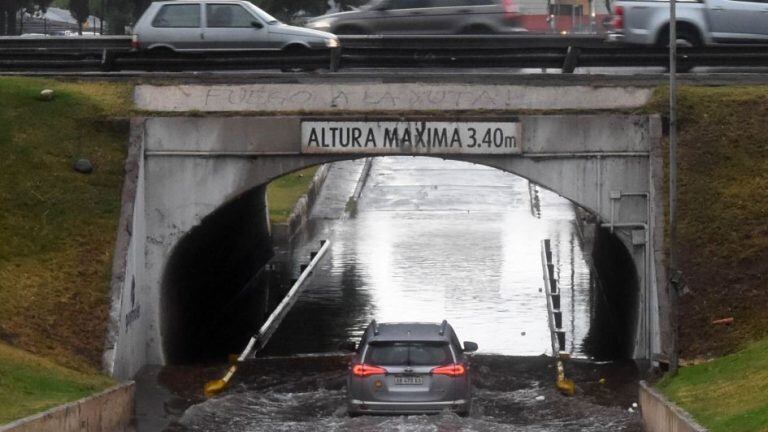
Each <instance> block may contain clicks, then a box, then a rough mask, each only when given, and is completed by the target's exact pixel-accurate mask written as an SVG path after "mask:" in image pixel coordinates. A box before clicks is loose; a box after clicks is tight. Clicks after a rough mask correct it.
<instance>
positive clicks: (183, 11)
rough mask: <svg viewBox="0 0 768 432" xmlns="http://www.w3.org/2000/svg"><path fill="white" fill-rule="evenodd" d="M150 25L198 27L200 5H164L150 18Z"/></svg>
mask: <svg viewBox="0 0 768 432" xmlns="http://www.w3.org/2000/svg"><path fill="white" fill-rule="evenodd" d="M152 27H200V5H199V4H185V5H165V6H163V7H162V8H161V9H160V10H159V11H158V12H157V15H155V19H154V20H152Z"/></svg>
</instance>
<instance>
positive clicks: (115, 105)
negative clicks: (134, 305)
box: [0, 77, 131, 405]
mask: <svg viewBox="0 0 768 432" xmlns="http://www.w3.org/2000/svg"><path fill="white" fill-rule="evenodd" d="M44 88H51V89H53V90H54V91H55V92H56V97H55V99H54V100H53V101H49V102H44V101H41V100H39V99H38V94H39V92H40V90H42V89H44ZM0 100H2V104H0V209H2V211H0V340H2V341H4V342H6V343H8V344H10V345H13V346H16V347H19V348H22V349H24V350H26V351H30V352H32V353H35V354H39V355H43V356H45V357H47V358H49V359H52V360H54V361H55V362H56V363H59V364H62V365H65V366H68V367H71V368H75V369H78V370H82V371H90V372H91V373H95V371H96V370H97V368H99V367H100V359H101V353H102V349H103V343H104V334H105V331H106V324H107V312H108V298H107V295H108V288H109V277H110V266H111V257H112V252H113V249H114V241H115V236H116V229H117V220H118V215H119V210H120V189H121V185H122V179H123V163H124V158H125V145H126V142H127V135H126V133H125V131H124V130H123V131H119V130H118V129H119V128H116V127H115V126H114V123H113V122H112V121H111V120H112V119H113V118H115V117H124V116H128V115H129V114H130V111H129V110H130V107H131V103H130V100H131V87H130V86H128V85H123V84H112V83H74V82H72V83H64V82H57V81H50V80H38V79H28V78H11V77H2V78H0ZM81 157H84V158H88V159H89V160H90V161H91V162H92V163H93V165H94V172H93V173H92V174H90V175H84V174H79V173H77V172H75V171H74V170H73V169H72V164H73V162H74V161H75V160H77V159H78V158H81ZM0 405H4V404H2V403H0Z"/></svg>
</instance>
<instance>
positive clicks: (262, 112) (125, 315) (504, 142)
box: [104, 79, 668, 378]
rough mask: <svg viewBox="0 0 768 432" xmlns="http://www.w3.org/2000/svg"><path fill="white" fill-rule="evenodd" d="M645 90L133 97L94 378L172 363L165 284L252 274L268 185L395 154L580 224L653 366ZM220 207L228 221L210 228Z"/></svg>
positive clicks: (659, 320)
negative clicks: (107, 312) (591, 236)
mask: <svg viewBox="0 0 768 432" xmlns="http://www.w3.org/2000/svg"><path fill="white" fill-rule="evenodd" d="M651 91H652V90H651V89H650V88H645V87H637V86H627V87H622V86H613V87H592V86H589V85H582V84H577V85H566V86H546V85H534V86H529V85H514V84H506V83H503V82H493V81H490V82H484V83H471V84H464V83H460V82H457V81H456V80H455V79H446V80H445V82H430V83H424V82H413V81H409V80H401V81H400V82H387V83H383V82H379V81H371V80H368V81H362V82H353V83H346V82H345V83H342V82H324V81H318V82H306V83H299V82H296V83H282V84H281V83H264V84H257V85H248V84H241V85H214V86H206V85H177V86H149V85H142V86H138V87H137V88H136V90H135V102H136V105H137V107H138V108H139V109H142V110H145V111H146V112H152V113H153V114H152V115H151V116H147V117H137V118H134V119H133V120H132V122H131V141H130V150H129V156H128V160H127V173H128V175H127V179H126V185H125V187H124V192H123V214H122V217H121V221H120V231H119V235H118V247H117V252H116V255H115V264H114V271H113V282H112V295H113V307H112V314H111V323H110V335H109V338H108V342H107V350H106V352H105V359H104V360H105V366H106V367H107V369H108V370H109V371H110V372H111V373H112V374H113V375H115V376H117V377H120V378H125V377H130V376H132V375H133V374H134V373H135V372H136V371H137V370H138V368H140V367H141V366H142V365H144V364H147V363H161V364H162V363H166V362H169V361H171V362H173V361H176V358H177V357H178V356H182V355H183V353H181V354H180V353H179V351H178V350H177V349H176V348H174V346H173V340H174V339H176V338H180V337H183V334H184V332H185V331H186V330H187V327H188V326H190V325H193V324H194V323H195V322H196V321H195V316H193V315H194V314H195V313H199V312H200V311H199V310H197V311H196V312H193V311H192V310H189V309H185V308H186V307H187V306H188V305H187V303H185V302H187V301H188V298H189V296H191V295H192V294H193V291H194V290H196V289H198V288H199V287H198V286H197V285H194V284H195V283H197V282H196V281H190V280H189V278H187V279H184V278H180V276H179V274H180V273H182V272H190V271H191V272H192V273H193V274H196V273H195V271H196V270H197V269H199V268H201V267H211V270H212V271H214V272H219V273H220V274H227V273H228V270H229V269H228V267H227V266H230V265H234V264H232V263H239V264H242V265H243V266H246V267H247V266H250V265H252V264H254V263H258V262H259V258H258V257H257V255H258V253H255V252H253V251H252V250H250V251H247V252H246V250H248V249H249V247H250V249H253V244H262V243H263V244H265V245H268V244H269V243H268V238H267V237H268V235H269V226H268V217H267V215H266V209H267V203H266V201H265V189H266V185H267V184H268V183H269V182H270V181H272V180H273V179H275V178H277V177H280V176H282V175H285V174H287V173H290V172H293V171H296V170H299V169H302V168H305V167H309V166H312V165H317V164H323V163H327V162H333V161H338V160H345V159H353V158H359V157H368V156H372V155H373V156H379V155H395V154H398V155H414V156H416V155H418V156H426V157H439V158H445V159H454V160H461V161H466V162H471V163H475V164H481V165H485V166H489V167H494V168H498V169H500V170H503V171H507V172H510V173H514V174H516V175H519V176H522V177H524V178H526V179H528V180H530V181H531V182H533V183H535V184H537V185H540V186H542V187H544V188H546V189H549V190H551V191H554V192H556V193H557V194H559V195H561V196H563V197H565V198H567V199H569V200H571V201H572V202H574V203H575V204H577V205H578V206H580V207H582V208H584V209H586V210H587V211H589V212H591V213H592V214H594V215H595V216H596V217H597V218H598V219H599V221H600V222H601V223H602V224H603V226H606V227H608V228H609V229H611V230H613V232H614V233H615V234H616V235H617V237H618V238H619V239H620V240H621V243H622V244H623V245H624V247H625V248H626V251H627V253H628V255H629V256H630V257H631V259H632V261H633V262H634V267H635V269H636V271H637V281H638V283H637V288H638V289H637V293H636V295H637V299H636V304H637V305H638V306H637V311H636V313H635V317H634V318H633V319H634V321H635V326H634V327H635V331H634V339H635V340H634V350H633V355H634V357H635V358H638V359H656V358H657V357H658V356H666V351H667V347H668V334H667V320H666V314H667V297H666V283H665V280H666V278H665V275H664V267H663V265H662V262H663V261H662V246H663V224H664V205H663V186H664V184H663V177H664V176H663V157H662V148H661V120H660V118H659V117H658V116H656V115H631V114H626V113H625V112H627V111H628V110H631V109H633V108H636V107H640V106H643V105H644V104H645V103H647V101H648V99H649V98H650V95H651ZM406 135H407V136H406ZM473 144H474V145H473ZM231 206H236V207H238V209H239V215H240V216H238V219H232V220H230V219H228V216H225V215H224V214H225V213H226V212H224V211H223V210H222V209H224V208H227V207H231ZM213 218H219V219H220V220H221V221H223V223H224V224H225V225H229V226H235V225H238V226H240V228H237V229H234V228H233V230H230V231H228V233H229V234H228V235H229V237H226V238H225V239H223V240H222V241H225V242H229V246H231V247H230V248H229V249H227V250H219V249H217V250H211V249H212V248H216V247H220V246H215V247H214V246H211V245H213V244H214V243H211V242H210V239H207V238H206V235H205V229H204V228H202V227H204V226H205V225H206V222H207V221H209V220H212V219H213ZM245 225H252V226H253V227H256V228H252V229H249V228H246V227H244V226H245ZM196 227H197V228H196ZM193 232H194V233H197V234H190V233H193ZM265 233H266V234H265ZM256 249H258V247H257V248H256ZM532 253H537V254H538V251H532ZM217 266H218V267H217ZM251 268H253V267H251ZM201 277H202V276H201ZM193 278H194V276H193ZM241 279H242V278H241ZM226 282H229V283H239V284H242V283H247V278H246V279H242V280H237V278H232V279H231V280H227V281H226ZM195 295H197V294H195ZM215 297H216V293H215V292H210V293H207V294H200V295H199V296H197V297H196V299H197V300H195V301H198V302H200V301H203V302H204V301H213V300H215ZM542 301H544V299H543V297H542Z"/></svg>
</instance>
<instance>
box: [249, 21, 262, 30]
mask: <svg viewBox="0 0 768 432" xmlns="http://www.w3.org/2000/svg"><path fill="white" fill-rule="evenodd" d="M251 25H252V26H253V27H254V28H257V29H260V28H264V24H262V23H260V22H258V21H251Z"/></svg>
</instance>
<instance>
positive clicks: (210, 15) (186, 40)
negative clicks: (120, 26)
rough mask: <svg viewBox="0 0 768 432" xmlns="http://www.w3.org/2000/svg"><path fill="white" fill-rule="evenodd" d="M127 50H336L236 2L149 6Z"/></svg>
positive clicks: (333, 42)
mask: <svg viewBox="0 0 768 432" xmlns="http://www.w3.org/2000/svg"><path fill="white" fill-rule="evenodd" d="M131 46H132V48H133V49H134V50H149V51H153V50H155V51H163V50H165V51H168V50H173V51H254V50H255V51H277V50H284V51H295V52H301V51H302V50H309V49H329V48H336V47H338V46H339V40H338V38H337V37H336V36H335V35H333V34H331V33H326V32H323V31H318V30H311V29H306V28H302V27H294V26H289V25H286V24H283V23H281V22H280V21H278V20H277V19H275V18H274V17H272V16H270V15H269V14H268V13H266V12H264V11H263V10H261V9H259V8H258V7H256V6H254V5H253V4H252V3H250V2H248V1H242V0H218V1H213V0H210V1H208V0H203V1H199V0H198V1H194V0H176V1H158V2H153V3H152V4H151V5H150V6H149V8H147V10H146V11H145V12H144V14H143V15H142V16H141V18H139V21H138V22H137V23H136V25H135V26H134V28H133V36H132V40H131Z"/></svg>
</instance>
